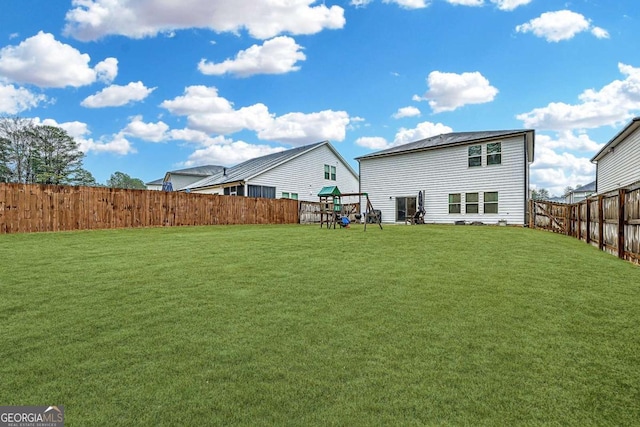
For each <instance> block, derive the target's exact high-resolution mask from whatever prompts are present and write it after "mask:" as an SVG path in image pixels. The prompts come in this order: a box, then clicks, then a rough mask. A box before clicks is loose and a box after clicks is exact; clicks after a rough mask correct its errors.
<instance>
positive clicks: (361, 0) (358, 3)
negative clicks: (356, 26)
mask: <svg viewBox="0 0 640 427" xmlns="http://www.w3.org/2000/svg"><path fill="white" fill-rule="evenodd" d="M372 1H373V0H351V2H350V3H349V4H350V5H351V6H355V7H364V6H366V5H368V4H369V3H371V2H372Z"/></svg>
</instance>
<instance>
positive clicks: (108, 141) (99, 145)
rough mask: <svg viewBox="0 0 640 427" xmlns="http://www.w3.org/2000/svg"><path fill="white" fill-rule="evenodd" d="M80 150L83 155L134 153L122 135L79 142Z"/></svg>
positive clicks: (133, 149) (122, 154) (134, 150)
mask: <svg viewBox="0 0 640 427" xmlns="http://www.w3.org/2000/svg"><path fill="white" fill-rule="evenodd" d="M80 149H81V150H82V151H84V152H85V153H88V152H91V151H92V152H95V153H111V154H119V155H121V156H124V155H127V154H132V153H135V152H136V149H135V148H133V146H132V145H131V143H130V142H129V140H127V138H125V136H124V135H123V134H122V133H117V134H115V135H112V136H111V138H107V137H105V138H102V139H101V140H100V141H94V140H93V139H87V140H83V141H81V142H80Z"/></svg>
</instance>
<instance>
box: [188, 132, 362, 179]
mask: <svg viewBox="0 0 640 427" xmlns="http://www.w3.org/2000/svg"><path fill="white" fill-rule="evenodd" d="M322 145H327V146H328V147H329V148H330V149H331V151H333V152H334V154H335V155H336V156H338V157H339V158H340V160H342V162H343V163H344V164H345V165H346V166H347V168H349V170H350V171H351V173H352V174H353V175H354V176H356V177H357V176H358V174H357V173H356V172H355V171H354V170H353V169H352V168H351V166H349V164H348V163H347V162H346V161H345V160H344V159H343V158H342V156H340V154H339V153H338V152H337V151H336V150H335V149H334V148H333V147H332V146H331V144H330V143H329V141H322V142H316V143H315V144H309V145H305V146H302V147H296V148H292V149H290V150H285V151H279V152H277V153H272V154H267V155H266V156H261V157H256V158H255V159H250V160H247V161H245V162H242V163H240V164H238V165H236V166H231V167H228V168H222V169H221V170H220V171H218V172H217V173H216V174H212V175H211V176H208V177H206V178H204V179H201V180H199V181H196V182H194V183H192V184H189V185H188V186H186V187H185V189H186V188H189V189H193V188H203V187H213V186H218V185H222V184H226V183H232V182H241V181H246V180H248V179H251V178H253V177H255V176H257V175H260V174H261V173H264V172H266V171H268V170H270V169H272V168H274V167H276V166H279V165H281V164H283V163H285V162H287V161H289V160H291V159H293V158H295V157H298V156H300V155H302V154H304V153H306V152H308V151H311V150H314V149H316V148H318V147H320V146H322Z"/></svg>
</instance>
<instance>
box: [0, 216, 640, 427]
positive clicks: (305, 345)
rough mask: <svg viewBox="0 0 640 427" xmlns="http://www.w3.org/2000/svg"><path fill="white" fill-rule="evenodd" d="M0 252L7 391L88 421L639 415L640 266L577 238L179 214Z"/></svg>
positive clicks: (344, 421)
mask: <svg viewBox="0 0 640 427" xmlns="http://www.w3.org/2000/svg"><path fill="white" fill-rule="evenodd" d="M0 256H1V257H2V263H1V264H0V343H1V344H0V361H1V363H0V405H64V406H65V413H66V414H65V415H66V417H65V418H66V422H67V424H66V425H69V426H105V425H109V426H134V425H154V426H157V425H165V426H178V425H180V426H196V425H305V426H306V425H345V426H356V425H474V426H475V425H491V426H495V425H509V426H511V425H540V424H547V425H579V426H584V425H638V424H640V268H638V267H636V266H633V265H632V264H629V263H627V262H625V261H621V260H618V259H617V258H615V257H613V256H611V255H607V254H605V253H602V252H600V251H598V250H597V249H596V248H593V247H591V246H588V245H586V244H585V243H583V242H580V241H577V240H575V239H572V238H568V237H565V236H560V235H554V234H551V233H546V232H542V231H535V230H529V229H522V228H511V227H471V226H466V227H463V226H435V225H428V226H389V227H385V229H384V230H380V229H379V228H376V227H374V226H370V227H368V228H367V231H366V233H364V232H362V229H361V228H360V226H358V227H354V228H353V229H349V230H325V229H322V230H321V229H319V228H318V227H316V226H230V227H226V226H217V227H182V228H165V229H162V228H157V229H131V230H107V231H90V232H67V233H57V234H53V233H44V234H22V235H2V236H0Z"/></svg>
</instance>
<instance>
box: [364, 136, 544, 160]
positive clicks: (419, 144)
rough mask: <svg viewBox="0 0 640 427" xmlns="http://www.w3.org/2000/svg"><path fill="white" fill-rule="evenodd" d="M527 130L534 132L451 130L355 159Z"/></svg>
mask: <svg viewBox="0 0 640 427" xmlns="http://www.w3.org/2000/svg"><path fill="white" fill-rule="evenodd" d="M528 132H534V130H533V129H514V130H498V131H480V132H452V133H445V134H442V135H436V136H432V137H430V138H426V139H421V140H419V141H415V142H409V143H407V144H402V145H398V146H395V147H391V148H387V149H386V150H382V151H377V152H375V153H371V154H367V155H365V156H360V157H357V158H356V160H361V159H369V158H373V157H383V156H391V155H394V154H401V153H407V152H411V151H423V150H429V149H434V148H440V147H446V146H449V145H459V144H469V143H473V142H482V141H486V140H493V139H497V138H504V137H508V136H514V135H521V134H525V133H528ZM531 161H533V150H532V152H531Z"/></svg>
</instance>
